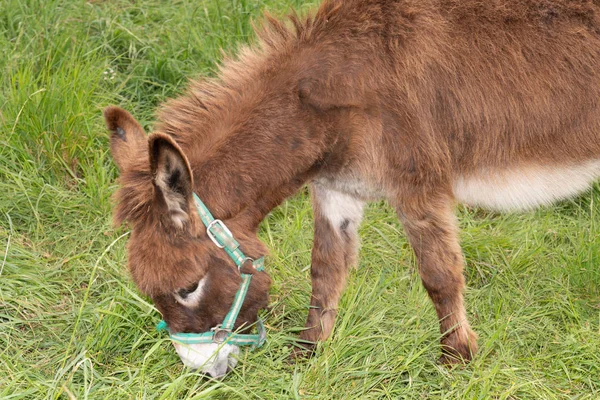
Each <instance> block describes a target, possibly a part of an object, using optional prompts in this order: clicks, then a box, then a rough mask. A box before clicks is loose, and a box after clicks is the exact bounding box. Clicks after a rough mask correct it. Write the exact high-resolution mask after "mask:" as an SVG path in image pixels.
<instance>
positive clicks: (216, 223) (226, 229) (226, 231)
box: [206, 219, 233, 249]
mask: <svg viewBox="0 0 600 400" xmlns="http://www.w3.org/2000/svg"><path fill="white" fill-rule="evenodd" d="M214 225H219V226H220V227H221V229H223V231H224V232H225V233H227V234H228V235H229V236H230V237H233V234H232V233H231V231H230V230H229V228H227V226H226V225H225V224H224V223H223V221H221V220H220V219H215V220H213V221H212V222H211V223H210V224H208V226H207V227H206V234H207V235H208V237H209V238H210V240H212V241H213V243H214V244H215V245H216V246H217V247H218V248H220V249H222V248H224V247H225V245H224V244H221V243H219V241H218V240H217V237H216V236H215V235H214V234H213V233H212V232H211V231H210V230H211V229H212V228H213V226H214Z"/></svg>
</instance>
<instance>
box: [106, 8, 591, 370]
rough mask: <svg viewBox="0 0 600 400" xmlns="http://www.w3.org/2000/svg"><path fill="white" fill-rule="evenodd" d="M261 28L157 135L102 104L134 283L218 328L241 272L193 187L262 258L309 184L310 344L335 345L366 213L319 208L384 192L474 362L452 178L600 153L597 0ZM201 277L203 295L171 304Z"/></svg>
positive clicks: (259, 287) (353, 13)
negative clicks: (284, 210)
mask: <svg viewBox="0 0 600 400" xmlns="http://www.w3.org/2000/svg"><path fill="white" fill-rule="evenodd" d="M259 37H260V44H259V45H258V46H256V47H254V48H243V49H242V50H241V52H240V54H239V57H238V59H236V60H232V59H227V60H225V61H224V64H223V66H222V68H221V70H220V73H219V76H218V77H217V78H215V79H207V80H201V81H196V82H192V84H191V86H190V88H189V90H188V91H187V93H186V94H185V95H183V96H182V97H180V98H178V99H175V100H171V101H169V102H168V103H167V104H166V105H165V106H164V107H163V108H162V110H161V112H160V116H159V121H158V124H157V126H156V132H155V133H153V134H152V135H151V136H150V139H149V140H148V141H146V139H145V138H143V136H142V135H143V132H142V131H141V128H140V126H139V124H138V123H137V122H135V120H134V119H133V118H132V117H131V116H130V115H129V114H127V113H126V112H125V111H123V110H120V109H117V108H109V109H107V110H106V112H105V116H106V120H107V125H108V127H109V129H110V130H111V131H112V132H113V135H112V138H111V151H112V154H113V156H114V158H115V161H116V163H117V165H118V166H119V168H120V171H121V178H120V184H121V188H120V189H119V191H118V193H117V205H116V209H115V221H116V222H117V223H121V222H123V221H124V220H127V221H128V222H129V223H130V224H131V226H132V228H133V232H132V237H131V239H130V241H129V267H130V269H131V273H132V276H133V278H134V280H135V282H136V284H137V285H138V287H139V288H140V290H142V291H143V292H144V293H148V294H149V295H150V296H152V298H153V299H154V301H155V302H156V304H157V306H158V308H159V309H160V310H161V312H162V313H163V316H164V318H165V320H167V322H168V323H169V324H170V326H171V327H172V328H173V329H174V330H176V331H196V332H197V331H203V330H206V329H207V328H209V327H211V326H213V325H212V324H216V323H217V322H218V321H219V318H222V316H223V315H224V314H225V312H226V310H227V309H228V307H229V305H230V304H231V301H232V298H233V293H234V292H235V289H236V285H237V284H238V282H239V277H238V276H237V275H236V272H235V270H234V267H233V264H232V262H231V261H230V260H228V259H227V258H226V257H225V256H224V254H222V251H221V250H219V249H217V248H216V247H215V246H214V245H213V244H212V242H210V241H209V240H208V239H207V237H206V235H205V233H204V232H203V229H202V227H201V223H200V222H199V221H198V218H197V216H196V215H195V212H194V211H193V206H192V203H191V198H190V193H191V190H192V189H193V190H194V191H195V192H196V193H197V194H198V195H199V196H200V198H202V200H203V201H204V202H205V203H206V205H207V206H208V208H209V209H210V210H211V211H212V212H213V214H214V215H215V217H216V218H220V219H222V220H224V221H225V222H226V223H227V225H228V226H229V227H230V229H231V230H232V232H233V233H234V234H235V236H236V237H237V238H238V240H239V242H240V243H241V246H242V249H243V251H245V252H246V253H247V254H248V255H250V256H253V257H258V256H260V255H262V254H264V253H265V251H266V249H265V247H264V246H263V245H262V244H261V243H260V242H259V241H258V239H257V237H256V229H257V226H258V224H259V223H260V221H261V220H262V219H263V218H264V216H265V215H266V214H267V213H268V212H269V211H270V210H271V209H272V208H273V207H275V206H277V205H278V204H280V203H281V202H282V201H283V200H284V199H285V198H286V197H288V196H290V195H291V194H293V193H294V192H295V191H296V190H297V189H298V188H300V187H301V186H302V185H304V184H305V183H307V182H313V183H312V185H313V195H315V202H314V208H315V244H314V250H313V258H312V279H313V294H312V301H311V305H312V307H311V310H310V312H309V317H308V320H307V330H306V331H304V332H303V333H302V335H301V337H302V339H305V340H309V341H315V340H322V339H325V338H327V337H328V336H329V334H330V332H331V330H332V328H333V323H334V318H335V310H336V308H337V302H338V300H339V296H340V294H341V292H342V289H343V286H344V281H345V277H346V273H347V269H348V265H349V264H350V263H351V262H352V261H353V260H354V258H355V255H356V248H357V244H356V243H357V239H356V226H357V225H358V221H352V224H350V227H349V222H347V221H344V222H343V223H342V224H340V226H332V225H331V223H330V220H328V218H327V215H324V214H323V212H322V210H323V207H324V204H321V203H322V202H323V201H325V199H326V198H327V193H331V191H333V192H344V193H346V194H349V195H352V196H354V197H356V198H357V199H361V200H366V199H368V198H370V197H372V196H379V195H381V196H384V197H385V198H387V199H388V200H389V201H390V203H391V204H392V205H394V207H396V209H397V211H398V214H399V216H400V218H401V220H402V222H403V224H404V226H405V229H406V233H407V235H408V238H409V241H410V243H411V245H412V247H413V249H414V250H415V254H416V256H417V260H418V262H419V272H420V274H421V277H422V279H423V283H424V285H425V288H426V289H427V291H428V293H429V295H430V297H431V299H432V301H433V303H434V305H435V308H436V312H437V314H438V317H439V318H440V329H441V332H442V334H443V336H442V344H443V350H444V354H445V357H446V358H445V359H444V360H445V361H451V360H452V357H462V358H464V359H470V358H471V356H472V354H473V353H474V352H475V351H476V336H475V334H474V333H473V332H472V331H471V329H470V327H469V324H468V322H467V320H466V314H465V310H464V305H463V298H462V291H463V287H464V278H463V275H462V268H463V267H462V264H463V261H462V255H461V251H460V247H459V244H458V237H457V227H456V222H455V220H454V216H453V211H452V208H453V204H454V201H455V200H454V193H453V182H454V180H455V179H457V177H459V176H469V175H471V174H475V173H476V172H477V171H480V170H495V169H501V168H507V167H511V168H516V169H517V170H518V169H519V168H520V167H522V166H525V165H531V164H535V165H545V166H556V167H560V166H564V165H569V164H570V163H574V162H582V161H586V160H598V159H600V110H599V103H598V99H599V98H600V72H599V71H600V69H599V66H600V2H599V1H597V0H594V1H589V0H588V1H586V0H580V1H566V0H563V1H561V0H557V1H550V0H511V1H509V0H488V1H479V0H463V1H458V0H442V1H432V0H430V1H428V0H425V1H420V0H419V1H417V0H404V1H388V0H378V1H375V0H371V1H364V0H361V1H359V0H348V1H343V2H342V1H337V0H330V1H325V2H324V3H323V4H322V5H321V7H320V8H319V10H318V11H317V12H316V14H315V15H314V16H312V17H307V18H304V19H301V18H299V17H297V16H295V15H292V16H291V17H290V19H289V21H288V22H287V23H285V22H279V21H277V20H275V19H273V18H271V17H267V18H266V23H265V25H264V28H263V29H262V30H261V31H260V32H259ZM117 128H120V129H122V131H120V130H117ZM122 132H125V136H124V137H123V135H122V134H121V133H122ZM124 138H125V139H126V141H125V140H124ZM148 146H150V147H149V148H148ZM161 160H162V161H161ZM165 160H171V161H165ZM174 171H175V172H174ZM161 174H162V175H161ZM175 175H176V176H175ZM188 175H189V176H188ZM160 176H162V177H165V178H164V179H163V178H160ZM175 178H177V179H178V180H177V179H175ZM356 182H360V188H355V187H353V186H352V184H354V183H356ZM319 193H323V194H322V195H319ZM206 274H208V275H209V276H211V277H212V278H211V280H210V282H211V283H210V285H209V290H208V295H206V296H205V298H204V300H203V303H202V304H201V305H200V306H198V307H197V308H195V309H193V310H189V309H185V307H182V306H180V305H178V304H177V303H175V302H174V300H173V298H172V293H173V292H174V291H176V290H178V289H181V288H185V287H188V286H189V285H191V284H193V283H195V282H197V281H198V280H199V279H200V278H201V277H202V276H204V275H206ZM257 275H258V277H257V279H254V280H253V287H252V291H251V295H250V296H249V299H248V300H246V302H245V305H244V307H245V310H244V311H243V312H242V315H240V317H239V318H238V324H240V323H242V322H252V321H253V320H254V319H255V318H256V310H257V309H258V308H260V307H262V306H264V305H265V304H266V296H267V292H268V287H269V284H270V281H269V278H268V277H267V276H266V274H263V273H261V274H257ZM217 276H218V278H217ZM217 282H218V283H217Z"/></svg>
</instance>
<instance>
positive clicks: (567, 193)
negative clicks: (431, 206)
mask: <svg viewBox="0 0 600 400" xmlns="http://www.w3.org/2000/svg"><path fill="white" fill-rule="evenodd" d="M598 177H600V160H593V161H587V162H583V163H581V164H573V165H562V166H551V165H529V166H522V167H515V168H508V169H505V170H488V171H481V172H479V173H476V174H470V175H465V176H459V177H458V179H457V180H456V181H455V183H454V196H455V197H456V199H457V200H458V201H460V202H462V203H465V204H468V205H472V206H479V207H483V208H489V209H493V210H500V211H503V210H527V209H531V208H534V207H537V206H539V205H543V204H550V203H553V202H555V201H557V200H562V199H565V198H568V197H571V196H574V195H576V194H578V193H581V192H583V191H585V190H586V189H588V188H589V187H590V185H591V183H592V182H593V181H594V180H595V179H597V178H598Z"/></svg>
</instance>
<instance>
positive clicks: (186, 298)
mask: <svg viewBox="0 0 600 400" xmlns="http://www.w3.org/2000/svg"><path fill="white" fill-rule="evenodd" d="M205 284H206V277H203V278H202V279H200V281H198V282H197V283H194V284H193V285H191V286H190V287H187V288H183V289H179V290H177V291H176V292H175V293H173V297H175V300H176V301H177V302H178V303H179V304H181V305H183V306H186V307H196V306H197V305H198V304H199V303H200V300H201V299H202V294H203V291H204V290H203V288H204V285H205Z"/></svg>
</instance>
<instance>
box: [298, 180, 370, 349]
mask: <svg viewBox="0 0 600 400" xmlns="http://www.w3.org/2000/svg"><path fill="white" fill-rule="evenodd" d="M311 195H312V202H313V211H314V219H315V228H314V229H315V237H314V243H313V250H312V264H311V277H312V297H311V302H310V310H309V312H308V319H307V321H306V329H305V330H304V331H302V333H301V334H300V339H301V342H302V343H301V346H303V347H306V348H312V347H313V345H314V343H315V342H316V341H319V340H325V339H327V337H329V335H330V334H331V331H332V329H333V324H334V322H335V317H336V314H337V305H338V301H339V299H340V296H341V294H342V290H343V289H344V286H345V283H346V276H347V274H348V269H349V267H350V266H352V265H353V264H354V263H355V262H356V256H357V253H358V233H357V231H358V226H359V225H360V221H361V219H362V215H363V202H362V201H360V200H357V199H355V198H354V197H351V196H348V195H347V194H344V193H341V192H338V191H335V190H331V189H329V188H327V187H324V186H322V185H320V184H318V183H313V184H312V187H311Z"/></svg>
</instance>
